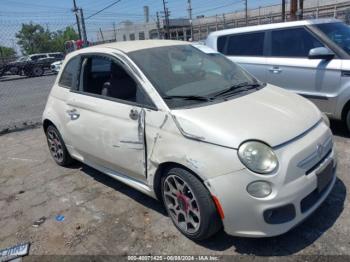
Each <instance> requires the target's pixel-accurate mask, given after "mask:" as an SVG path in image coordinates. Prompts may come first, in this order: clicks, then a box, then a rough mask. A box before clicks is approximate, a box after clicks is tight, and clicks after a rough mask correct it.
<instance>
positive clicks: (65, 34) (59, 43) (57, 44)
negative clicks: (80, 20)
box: [51, 27, 79, 52]
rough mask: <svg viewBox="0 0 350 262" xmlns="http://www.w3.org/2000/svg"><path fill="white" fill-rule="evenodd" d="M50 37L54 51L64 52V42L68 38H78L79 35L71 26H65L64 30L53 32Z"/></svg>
mask: <svg viewBox="0 0 350 262" xmlns="http://www.w3.org/2000/svg"><path fill="white" fill-rule="evenodd" d="M51 38H52V39H51V47H52V49H53V50H54V51H55V52H64V43H65V42H66V41H69V40H78V39H79V35H78V34H77V32H75V30H74V29H73V28H72V27H66V29H65V30H64V31H61V30H58V31H56V32H53V33H52V35H51Z"/></svg>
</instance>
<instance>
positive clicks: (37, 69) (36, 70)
mask: <svg viewBox="0 0 350 262" xmlns="http://www.w3.org/2000/svg"><path fill="white" fill-rule="evenodd" d="M43 74H44V69H43V68H42V67H40V66H35V67H34V68H33V69H32V73H31V75H32V76H42V75H43Z"/></svg>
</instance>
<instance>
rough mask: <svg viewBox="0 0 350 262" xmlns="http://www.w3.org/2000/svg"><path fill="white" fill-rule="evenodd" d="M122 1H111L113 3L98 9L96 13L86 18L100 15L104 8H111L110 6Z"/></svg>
mask: <svg viewBox="0 0 350 262" xmlns="http://www.w3.org/2000/svg"><path fill="white" fill-rule="evenodd" d="M120 1H121V0H117V1H115V2H113V3H111V4H109V5H107V6H106V7H104V8H102V9H101V10H99V11H97V12H96V13H93V14H92V15H89V16H88V17H87V18H85V20H87V19H90V18H91V17H94V16H95V15H98V14H99V13H102V12H103V11H104V10H106V9H108V8H110V7H112V6H114V5H116V4H118V3H119V2H120Z"/></svg>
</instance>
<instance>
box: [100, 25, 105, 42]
mask: <svg viewBox="0 0 350 262" xmlns="http://www.w3.org/2000/svg"><path fill="white" fill-rule="evenodd" d="M100 34H101V38H102V41H103V42H105V38H104V37H103V33H102V29H101V27H100Z"/></svg>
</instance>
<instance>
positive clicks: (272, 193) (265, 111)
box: [43, 40, 336, 240]
mask: <svg viewBox="0 0 350 262" xmlns="http://www.w3.org/2000/svg"><path fill="white" fill-rule="evenodd" d="M324 119H325V118H324V117H323V115H322V113H321V112H320V111H319V109H318V108H317V107H316V106H315V105H314V104H313V103H311V102H310V101H308V100H306V99H304V98H302V97H301V96H299V95H296V94H293V93H291V92H287V91H285V90H283V89H281V88H278V87H276V86H273V85H270V84H267V85H266V84H263V83H262V82H259V81H258V80H256V79H255V78H254V77H252V76H251V75H250V74H248V73H247V72H246V71H244V70H242V69H241V68H240V67H239V66H236V64H235V63H233V62H232V61H230V60H229V59H227V58H226V57H225V56H223V55H221V54H219V53H218V52H216V51H214V50H212V49H211V48H208V47H206V46H200V45H196V46H193V45H190V43H188V42H184V41H167V40H143V41H131V42H118V43H110V44H105V45H101V46H95V47H88V48H85V49H81V50H79V51H75V52H72V53H70V54H68V55H67V57H66V59H65V60H64V63H63V66H62V69H61V70H60V72H59V74H58V76H57V78H56V82H55V83H54V85H53V88H52V90H51V93H50V95H49V98H48V101H47V104H46V108H45V110H44V114H43V127H44V131H45V133H46V137H47V143H48V146H49V150H50V153H51V155H52V157H53V159H54V160H55V161H56V163H57V164H59V165H62V166H65V165H69V164H70V163H71V162H72V160H73V159H76V160H79V161H81V162H83V163H86V164H87V165H90V166H92V167H94V168H95V169H97V170H100V171H101V172H103V173H105V174H107V175H109V176H111V177H113V178H115V179H118V180H120V181H122V182H124V183H126V184H127V185H129V186H132V187H134V188H136V189H137V190H139V191H141V192H143V193H145V194H147V195H149V196H151V197H154V198H157V199H160V200H162V201H163V203H164V205H165V208H166V210H167V212H168V214H169V217H170V218H171V219H172V221H173V223H174V225H175V226H176V227H177V228H178V229H179V230H180V231H181V232H182V233H183V234H184V235H186V236H187V237H189V238H191V239H195V240H200V239H205V238H208V237H210V236H212V235H213V234H215V233H216V232H217V231H218V230H219V229H220V228H221V227H222V226H223V227H224V230H225V231H226V232H227V233H228V234H232V235H240V236H249V237H268V236H275V235H279V234H282V233H284V232H287V231H288V230H290V229H291V228H293V227H294V226H296V225H297V224H299V223H300V222H301V221H303V220H304V219H305V218H306V217H308V216H309V215H310V214H311V213H312V212H313V211H315V210H316V208H317V207H318V206H320V204H321V203H322V202H323V201H324V200H325V199H326V197H327V196H328V194H329V193H330V191H331V190H332V188H333V185H334V183H335V181H336V176H335V171H336V159H335V155H334V150H333V140H332V133H331V131H330V129H329V127H328V126H327V124H326V122H325V121H324Z"/></svg>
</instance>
